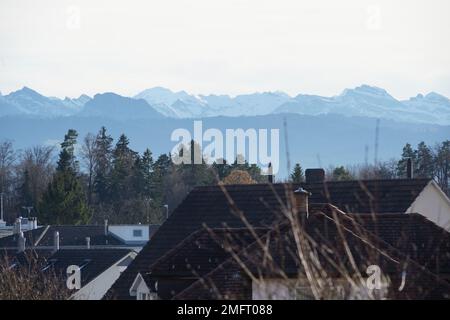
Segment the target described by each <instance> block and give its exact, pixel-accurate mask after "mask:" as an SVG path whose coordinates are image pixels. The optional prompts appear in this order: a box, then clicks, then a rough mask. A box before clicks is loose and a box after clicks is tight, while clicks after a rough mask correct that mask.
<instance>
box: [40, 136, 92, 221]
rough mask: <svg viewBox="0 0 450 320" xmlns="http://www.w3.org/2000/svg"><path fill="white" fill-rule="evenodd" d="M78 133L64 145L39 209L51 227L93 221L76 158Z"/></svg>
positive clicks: (42, 218) (42, 217)
mask: <svg viewBox="0 0 450 320" xmlns="http://www.w3.org/2000/svg"><path fill="white" fill-rule="evenodd" d="M76 137H77V132H76V131H75V130H73V129H70V130H69V131H68V133H67V134H66V136H65V138H64V142H63V143H61V152H60V154H59V160H58V166H57V169H56V172H55V174H54V175H53V179H52V181H51V182H50V184H49V185H48V188H47V190H46V192H45V193H44V195H43V197H42V201H41V204H40V206H39V212H40V219H41V221H43V222H44V223H48V224H83V223H87V222H88V220H89V212H88V209H87V204H86V199H85V194H84V191H83V187H82V184H81V182H80V180H79V178H78V176H77V175H78V171H77V168H78V166H77V161H76V158H75V155H74V149H75V144H76Z"/></svg>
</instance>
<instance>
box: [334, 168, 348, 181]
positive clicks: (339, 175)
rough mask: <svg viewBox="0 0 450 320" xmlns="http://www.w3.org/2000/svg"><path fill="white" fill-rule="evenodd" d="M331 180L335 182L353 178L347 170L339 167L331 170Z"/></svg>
mask: <svg viewBox="0 0 450 320" xmlns="http://www.w3.org/2000/svg"><path fill="white" fill-rule="evenodd" d="M333 180H335V181H346V180H353V176H352V175H351V173H350V172H349V171H348V170H347V169H345V168H344V167H343V166H340V167H336V168H335V169H334V170H333Z"/></svg>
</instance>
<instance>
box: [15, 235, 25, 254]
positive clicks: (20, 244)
mask: <svg viewBox="0 0 450 320" xmlns="http://www.w3.org/2000/svg"><path fill="white" fill-rule="evenodd" d="M26 240H27V239H26V238H25V236H24V235H23V232H22V231H20V232H19V234H18V237H17V252H18V253H20V252H24V251H25V245H26Z"/></svg>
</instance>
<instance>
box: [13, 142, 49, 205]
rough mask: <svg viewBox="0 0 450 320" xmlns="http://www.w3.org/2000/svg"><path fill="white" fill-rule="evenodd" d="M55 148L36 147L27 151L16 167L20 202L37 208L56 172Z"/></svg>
mask: <svg viewBox="0 0 450 320" xmlns="http://www.w3.org/2000/svg"><path fill="white" fill-rule="evenodd" d="M53 156H54V147H52V146H35V147H32V148H28V149H25V150H24V151H23V152H22V153H21V156H20V161H19V163H18V164H17V166H16V176H17V179H16V180H17V183H18V184H19V185H18V189H19V190H20V193H21V194H20V196H19V198H20V202H21V204H22V205H27V206H29V205H31V206H34V207H37V205H38V203H39V201H40V199H41V197H42V194H43V193H44V191H45V189H46V188H47V185H48V183H49V182H50V180H51V177H52V174H53V171H54V161H53V160H54V159H53Z"/></svg>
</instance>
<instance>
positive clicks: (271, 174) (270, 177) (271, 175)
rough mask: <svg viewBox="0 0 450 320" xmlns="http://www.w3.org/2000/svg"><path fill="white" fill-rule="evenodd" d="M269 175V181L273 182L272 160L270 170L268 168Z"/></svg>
mask: <svg viewBox="0 0 450 320" xmlns="http://www.w3.org/2000/svg"><path fill="white" fill-rule="evenodd" d="M268 173H269V175H268V176H267V179H268V181H269V183H273V169H272V162H269V170H268Z"/></svg>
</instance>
